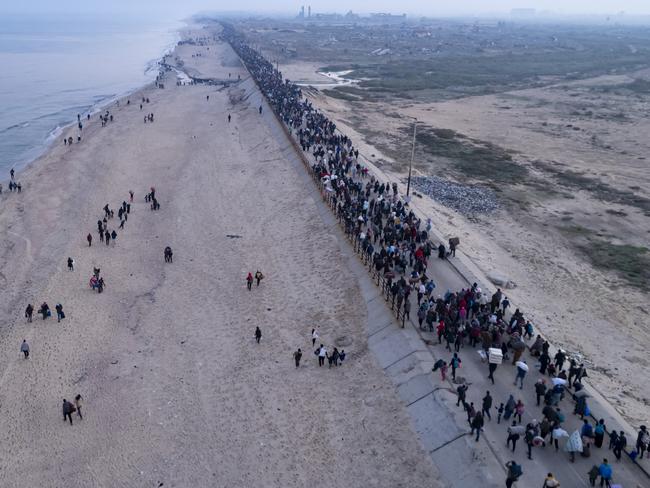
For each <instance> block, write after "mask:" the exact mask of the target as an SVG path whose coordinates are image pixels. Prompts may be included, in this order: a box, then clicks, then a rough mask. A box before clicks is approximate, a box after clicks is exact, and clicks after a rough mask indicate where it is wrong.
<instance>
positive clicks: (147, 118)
mask: <svg viewBox="0 0 650 488" xmlns="http://www.w3.org/2000/svg"><path fill="white" fill-rule="evenodd" d="M147 122H149V123H153V113H150V114H147V115H145V116H144V123H145V124H146V123H147Z"/></svg>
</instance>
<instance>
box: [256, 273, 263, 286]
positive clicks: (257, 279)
mask: <svg viewBox="0 0 650 488" xmlns="http://www.w3.org/2000/svg"><path fill="white" fill-rule="evenodd" d="M263 279H264V275H263V274H262V272H261V271H260V270H259V269H258V270H257V271H256V272H255V281H256V283H257V286H260V281H262V280H263Z"/></svg>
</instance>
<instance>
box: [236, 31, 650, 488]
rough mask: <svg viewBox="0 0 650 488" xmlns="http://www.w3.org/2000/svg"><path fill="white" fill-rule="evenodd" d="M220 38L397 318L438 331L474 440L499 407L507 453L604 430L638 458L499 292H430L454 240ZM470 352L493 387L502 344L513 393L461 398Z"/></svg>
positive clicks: (591, 443)
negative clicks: (569, 419)
mask: <svg viewBox="0 0 650 488" xmlns="http://www.w3.org/2000/svg"><path fill="white" fill-rule="evenodd" d="M224 38H225V39H226V40H227V41H228V42H229V43H230V44H231V46H232V47H233V48H234V49H235V51H236V52H237V53H238V55H239V56H240V58H241V59H242V60H243V62H244V63H245V65H246V67H247V69H248V70H249V72H250V73H251V75H252V77H253V78H254V80H255V81H256V83H257V84H258V86H259V87H260V90H261V91H262V92H263V94H264V96H265V97H266V99H267V101H268V103H269V104H270V105H271V107H272V108H273V109H274V111H275V113H276V115H277V116H278V117H279V118H280V119H281V120H282V121H283V122H284V123H285V124H286V127H287V129H288V131H289V132H290V133H291V135H292V136H293V137H294V138H295V139H296V141H297V142H298V144H299V145H300V147H301V149H302V151H303V152H304V153H307V154H310V155H311V156H312V157H311V158H310V160H311V161H312V162H311V165H312V170H313V172H314V174H315V175H316V176H317V178H318V180H319V182H320V184H321V187H322V189H323V191H324V192H325V194H326V199H327V201H328V202H329V203H330V205H331V207H332V208H333V210H334V211H335V213H336V215H337V217H338V219H339V221H340V222H341V223H342V225H343V226H344V229H345V232H346V233H347V234H348V235H349V236H351V238H352V240H353V241H354V242H355V245H356V246H358V248H359V250H360V253H361V255H362V258H363V260H364V262H366V263H367V264H368V266H369V269H370V270H371V272H372V273H373V276H375V277H378V278H380V279H379V281H380V282H381V283H382V286H383V289H384V291H385V293H386V296H387V298H388V299H389V300H390V302H391V305H392V308H393V309H394V310H396V312H397V315H398V317H402V318H403V319H405V320H409V321H410V320H413V321H414V322H417V324H418V325H419V328H420V329H421V330H422V331H428V332H430V333H434V334H435V335H434V342H435V337H436V336H437V342H438V344H440V345H441V346H442V347H444V348H445V350H446V351H448V353H449V354H450V355H451V359H450V360H449V361H445V360H442V359H441V360H438V361H437V362H436V364H435V366H434V371H436V370H439V371H440V374H441V379H442V380H446V379H447V377H446V375H447V372H448V370H449V369H451V381H452V382H454V383H456V384H458V383H460V384H459V385H458V387H457V395H458V403H457V404H458V405H459V406H460V405H461V404H462V406H463V408H464V410H465V412H466V413H467V420H468V422H469V426H470V428H471V433H472V434H474V432H475V433H476V440H477V441H478V440H479V436H480V432H481V429H482V427H483V425H484V422H485V418H488V419H489V420H491V418H492V417H491V414H492V412H496V413H497V420H498V422H499V423H500V422H501V419H502V418H503V420H504V428H505V429H507V432H506V433H504V434H506V435H507V443H508V446H510V445H512V450H513V452H514V451H515V448H516V443H517V440H519V439H520V438H523V441H524V442H525V444H526V447H527V450H528V458H529V459H532V450H533V448H542V447H544V446H546V445H549V446H554V448H555V449H556V450H559V447H560V446H559V441H561V440H562V442H563V444H564V450H565V451H566V452H567V453H569V458H570V459H571V461H573V460H574V459H575V455H576V453H580V454H581V455H582V456H583V457H589V456H590V455H591V448H592V447H596V448H601V446H602V445H603V438H604V436H605V435H609V444H608V445H609V448H610V449H611V450H613V453H614V456H615V457H616V459H617V460H620V459H621V457H622V453H623V452H625V449H626V448H627V447H630V448H631V449H629V452H628V456H629V457H630V458H632V460H633V461H634V460H635V458H636V457H640V458H642V457H643V455H644V453H645V452H646V450H647V446H648V441H649V436H648V432H647V430H646V428H645V427H644V426H642V427H641V428H640V429H639V431H638V433H637V437H636V443H634V444H633V445H631V446H628V441H627V438H626V436H625V434H624V432H622V431H619V432H617V431H615V430H610V431H607V430H606V427H605V421H604V420H602V419H600V420H597V421H596V422H595V424H593V425H592V424H591V423H590V421H589V418H590V416H591V411H590V408H589V405H588V404H587V398H588V395H587V393H586V391H585V390H584V388H583V384H582V380H583V378H584V377H585V376H586V375H587V371H586V368H585V365H584V364H583V363H581V362H580V361H579V360H576V359H574V358H571V357H570V356H569V355H568V354H567V353H566V352H565V351H563V350H562V349H559V350H557V351H555V352H554V353H551V346H550V344H549V343H548V342H547V341H546V340H545V339H544V338H543V337H542V336H541V335H535V333H534V328H533V325H532V324H531V322H530V321H528V320H527V319H526V317H525V315H524V313H523V312H522V311H521V310H519V309H516V310H514V311H511V310H510V308H511V307H510V301H509V300H508V298H507V297H506V296H505V295H504V293H503V292H502V290H500V289H498V290H497V291H496V292H494V293H492V294H489V293H486V292H485V291H483V290H482V289H481V288H480V286H478V285H477V284H476V283H474V284H472V285H471V286H468V287H467V288H466V289H461V290H457V291H452V290H446V291H445V292H443V293H439V292H437V290H436V284H435V283H434V282H433V280H432V279H431V278H430V277H429V276H428V275H427V270H428V269H429V268H430V267H431V265H432V259H433V260H435V259H436V256H437V258H438V259H441V260H444V259H447V258H448V257H450V256H453V255H454V254H455V247H454V246H453V243H451V244H452V246H451V248H447V246H446V245H445V244H444V243H438V244H434V243H433V242H432V240H431V228H432V224H431V221H430V220H428V221H426V222H423V221H422V219H420V218H418V217H417V216H416V214H415V213H414V212H413V211H412V210H411V209H410V208H409V205H408V203H407V202H406V201H405V200H404V199H403V198H401V197H400V195H399V193H398V187H397V184H396V183H393V184H392V185H389V184H388V183H384V182H380V181H379V180H377V179H375V178H374V177H371V176H369V175H368V171H367V168H365V167H364V166H363V165H362V164H361V162H360V159H359V151H358V149H357V148H355V146H354V145H353V143H352V140H351V139H350V138H348V137H347V136H345V135H344V134H342V133H341V132H340V131H337V127H336V125H335V124H334V123H333V122H332V121H331V120H329V119H328V118H327V117H326V116H325V115H324V114H323V113H322V112H320V111H319V110H317V109H316V108H315V107H314V106H313V105H312V103H311V102H310V101H309V100H307V99H306V98H305V97H304V96H303V93H302V90H301V88H300V87H299V86H297V85H295V84H293V83H291V82H290V81H288V80H284V79H283V77H282V73H281V72H280V71H278V70H277V69H276V68H275V67H274V66H273V64H271V63H270V62H269V61H267V60H266V59H265V58H264V57H263V56H262V55H261V54H260V53H258V52H257V51H256V50H254V49H252V48H251V47H250V46H248V45H247V44H246V42H245V39H244V38H243V37H242V36H241V35H240V34H238V33H236V32H235V31H234V29H233V28H232V27H231V26H229V25H225V26H224ZM413 311H415V313H414V314H413V313H412V312H413ZM402 323H404V322H402ZM475 349H476V351H478V352H479V353H480V356H481V358H482V360H483V362H484V363H485V368H486V375H487V376H486V377H487V378H488V379H490V380H491V381H492V384H494V374H495V372H496V370H497V367H498V364H499V363H498V362H492V361H488V352H489V351H491V350H492V349H498V350H500V352H501V356H502V358H503V360H504V361H511V365H512V366H514V368H515V373H514V384H513V394H512V395H510V396H509V397H508V398H507V399H504V402H503V403H500V405H499V407H497V405H496V404H493V399H492V396H491V395H490V392H489V391H488V392H487V393H486V394H485V395H484V396H482V399H481V400H480V402H479V401H477V404H480V408H479V407H474V402H471V401H469V400H468V398H467V390H468V386H467V384H466V383H465V381H464V379H461V378H459V381H456V371H457V369H458V368H459V367H460V365H461V359H460V356H459V354H460V351H461V350H464V351H467V350H470V351H474V350H475ZM528 362H530V363H531V365H530V366H529V364H528ZM533 362H535V363H537V364H538V366H537V369H538V371H539V373H540V375H539V378H538V379H537V381H536V382H535V383H534V384H533V385H531V388H534V390H535V395H536V398H537V407H540V408H541V410H540V412H539V416H538V417H539V418H541V421H538V420H532V421H531V422H527V423H526V424H525V425H521V421H522V414H523V412H524V409H525V406H524V404H523V402H522V401H521V399H519V400H517V399H516V396H517V393H516V391H517V386H518V387H519V389H523V388H524V382H525V378H526V376H527V374H528V371H529V369H530V368H532V367H533V366H532V364H533ZM565 398H566V399H572V400H573V414H575V415H579V416H580V418H581V419H582V421H583V425H582V427H581V428H580V429H579V430H576V431H574V432H573V433H572V434H569V432H567V431H566V430H564V429H563V425H564V423H565V421H566V414H565V413H564V412H563V411H562V408H561V402H562V400H563V399H565ZM477 400H478V399H477ZM542 404H543V405H542ZM511 417H512V419H513V420H512V424H511V425H508V424H510V419H511ZM515 418H518V420H519V421H518V422H517V420H514V419H515ZM594 420H595V417H594ZM565 438H566V442H564V441H563V439H565ZM522 471H523V470H522V468H521V466H519V465H518V464H517V463H515V462H514V461H512V462H510V463H508V467H507V473H508V475H507V481H506V485H507V486H511V485H512V484H513V483H514V482H515V481H516V479H517V478H518V477H519V476H521V474H522ZM612 472H613V469H612V467H611V465H610V464H609V462H608V461H607V459H604V460H603V461H602V462H601V463H600V464H599V465H594V467H593V468H592V470H591V471H590V472H589V479H590V481H591V482H592V484H593V483H595V482H596V480H597V479H598V478H599V477H600V481H601V486H603V485H607V486H609V485H610V483H611V482H612V479H613V474H612ZM555 482H557V480H555V478H554V477H553V475H552V474H551V473H549V475H548V477H547V479H546V480H545V481H544V486H546V487H553V486H559V482H558V483H557V484H554V483H555Z"/></svg>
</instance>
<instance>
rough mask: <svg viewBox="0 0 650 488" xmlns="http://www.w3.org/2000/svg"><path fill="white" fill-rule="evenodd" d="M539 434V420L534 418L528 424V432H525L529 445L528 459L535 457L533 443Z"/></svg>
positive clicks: (525, 438) (527, 444)
mask: <svg viewBox="0 0 650 488" xmlns="http://www.w3.org/2000/svg"><path fill="white" fill-rule="evenodd" d="M538 435H539V427H538V426H537V420H533V421H532V422H531V423H529V424H528V425H527V426H526V433H525V434H524V440H525V441H526V446H527V447H528V459H530V460H532V459H533V445H534V441H535V437H537V436H538Z"/></svg>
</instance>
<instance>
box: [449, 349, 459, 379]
mask: <svg viewBox="0 0 650 488" xmlns="http://www.w3.org/2000/svg"><path fill="white" fill-rule="evenodd" d="M461 362H462V361H461V360H460V358H459V357H458V354H457V353H454V356H453V357H452V358H451V361H449V365H450V366H451V378H452V379H453V380H455V379H456V370H457V369H458V368H460V364H461Z"/></svg>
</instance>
